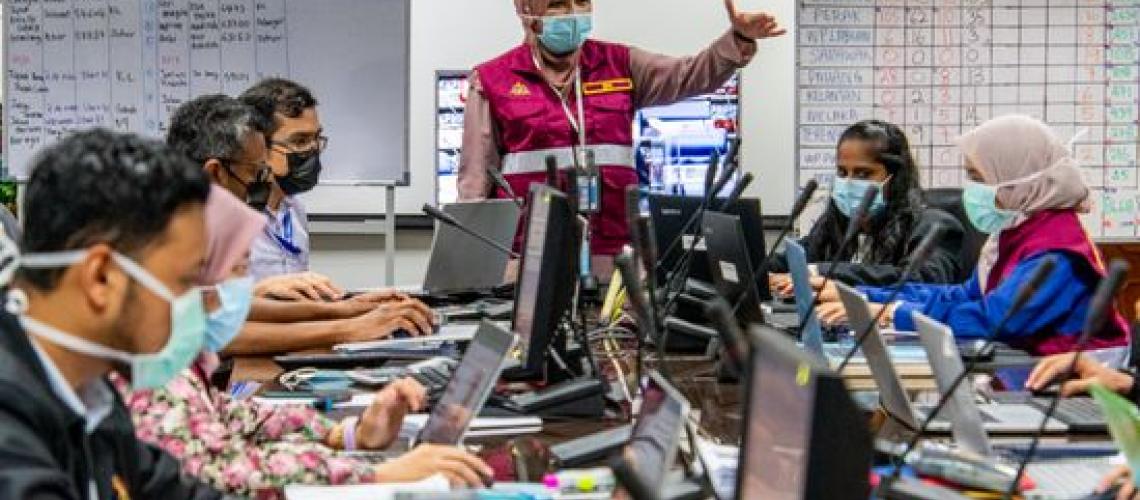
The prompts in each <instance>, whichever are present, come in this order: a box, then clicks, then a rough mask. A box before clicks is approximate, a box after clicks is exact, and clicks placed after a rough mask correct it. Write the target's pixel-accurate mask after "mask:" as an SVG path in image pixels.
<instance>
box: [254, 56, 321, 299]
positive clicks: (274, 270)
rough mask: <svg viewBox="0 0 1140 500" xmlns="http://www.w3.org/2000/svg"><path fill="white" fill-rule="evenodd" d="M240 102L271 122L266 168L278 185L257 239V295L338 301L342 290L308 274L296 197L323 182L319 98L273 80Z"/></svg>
mask: <svg viewBox="0 0 1140 500" xmlns="http://www.w3.org/2000/svg"><path fill="white" fill-rule="evenodd" d="M240 99H241V101H242V102H244V103H246V104H248V105H250V106H252V107H253V108H254V109H256V110H257V111H258V112H259V113H261V115H262V116H263V118H264V119H265V120H266V121H267V122H268V123H269V130H268V132H267V134H266V137H267V140H268V142H267V144H268V146H269V156H268V165H269V167H270V169H272V171H273V177H274V180H275V182H274V185H273V191H272V192H271V194H270V196H269V204H268V209H269V213H270V214H271V217H270V220H269V225H268V227H267V228H266V230H265V233H264V234H262V235H261V236H260V237H259V238H257V239H256V240H254V243H253V253H252V255H251V256H250V273H252V274H253V275H254V277H255V278H257V279H258V281H259V283H260V285H259V287H258V290H257V292H258V293H262V294H269V295H273V296H278V297H282V298H301V297H306V298H310V299H319V298H323V299H326V300H327V299H336V298H339V297H340V296H342V295H344V291H343V290H341V289H340V288H338V287H337V286H336V285H334V284H333V283H332V282H331V281H330V280H328V279H327V278H325V277H323V276H320V275H317V274H312V273H310V274H305V273H308V272H309V252H310V249H309V220H308V214H307V213H306V212H305V206H304V205H303V204H302V203H301V200H299V199H297V195H299V194H301V193H305V192H308V191H311V190H312V189H313V188H314V187H316V185H317V183H318V182H320V177H321V153H322V152H324V150H325V147H326V146H328V138H327V137H325V136H324V135H322V134H323V133H324V128H323V127H322V125H321V120H320V115H318V114H317V99H316V98H315V97H313V94H312V92H310V91H309V89H307V88H305V87H303V86H301V85H299V84H297V83H295V82H292V81H289V80H285V79H281V78H270V79H266V80H262V81H261V82H258V83H257V84H256V85H254V86H253V87H250V88H249V89H248V90H246V91H245V92H244V93H243V94H242V95H241V97H240Z"/></svg>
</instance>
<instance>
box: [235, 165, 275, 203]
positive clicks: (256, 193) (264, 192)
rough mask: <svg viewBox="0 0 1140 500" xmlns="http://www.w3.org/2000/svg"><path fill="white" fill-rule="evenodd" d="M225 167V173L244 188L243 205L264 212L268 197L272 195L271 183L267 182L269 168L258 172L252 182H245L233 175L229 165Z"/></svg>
mask: <svg viewBox="0 0 1140 500" xmlns="http://www.w3.org/2000/svg"><path fill="white" fill-rule="evenodd" d="M225 167H226V173H228V174H230V177H232V178H233V179H234V180H236V181H238V183H240V184H241V185H242V187H244V188H245V204H246V205H249V208H252V209H254V210H257V211H258V212H264V211H265V210H266V208H267V207H268V206H269V195H270V194H272V193H273V183H272V182H270V180H269V172H270V170H269V168H268V167H267V168H264V169H262V170H259V171H258V172H257V175H256V176H255V178H254V180H253V181H252V182H245V181H243V180H241V177H238V176H237V175H235V174H234V171H233V169H232V168H230V166H229V165H225Z"/></svg>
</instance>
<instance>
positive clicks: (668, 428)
mask: <svg viewBox="0 0 1140 500" xmlns="http://www.w3.org/2000/svg"><path fill="white" fill-rule="evenodd" d="M688 416H689V400H687V399H685V397H684V396H683V395H681V392H680V391H678V390H677V389H676V388H675V387H673V386H672V385H671V384H670V383H669V382H668V381H667V380H665V378H664V377H663V376H661V374H660V373H658V372H656V371H653V372H651V373H650V374H649V379H648V380H647V381H646V384H645V391H644V392H643V393H642V401H641V414H640V415H639V416H638V419H637V424H635V425H634V426H633V434H632V435H631V436H630V439H629V444H628V445H627V446H626V452H625V453H626V458H627V459H628V460H629V462H630V465H632V466H633V470H634V473H635V474H637V475H638V477H640V478H641V481H642V483H643V484H647V485H662V484H664V482H665V476H666V474H667V473H668V471H669V468H670V467H672V466H673V463H674V461H675V460H677V450H678V448H680V445H681V431H682V430H683V429H684V426H685V421H686V419H687V418H688Z"/></svg>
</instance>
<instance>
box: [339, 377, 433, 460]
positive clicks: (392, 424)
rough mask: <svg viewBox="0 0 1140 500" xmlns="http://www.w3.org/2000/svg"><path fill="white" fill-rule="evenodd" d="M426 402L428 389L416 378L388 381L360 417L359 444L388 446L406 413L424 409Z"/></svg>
mask: <svg viewBox="0 0 1140 500" xmlns="http://www.w3.org/2000/svg"><path fill="white" fill-rule="evenodd" d="M426 405H427V389H425V388H424V386H422V385H420V384H419V383H417V382H416V381H415V380H412V379H407V378H404V379H400V380H397V381H395V382H392V383H391V384H388V386H387V387H385V388H383V389H381V390H380V391H377V392H376V397H375V399H373V400H372V404H371V405H369V406H368V408H367V409H365V410H364V414H363V415H361V417H360V422H359V423H358V424H357V428H356V446H357V448H360V449H365V450H379V449H384V448H387V447H388V446H390V445H391V444H392V443H393V442H395V441H396V438H397V437H399V435H400V427H401V426H402V425H403V423H404V417H405V416H407V414H408V413H413V412H418V411H422V410H423V409H424V408H425V407H426ZM334 434H335V433H334ZM343 435H344V434H343V433H341V436H343ZM342 439H343V437H342ZM341 444H342V445H343V442H342V443H341Z"/></svg>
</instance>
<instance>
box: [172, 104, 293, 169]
mask: <svg viewBox="0 0 1140 500" xmlns="http://www.w3.org/2000/svg"><path fill="white" fill-rule="evenodd" d="M272 126H273V124H272V122H270V121H268V120H267V119H266V118H265V117H264V116H263V115H262V114H260V113H258V112H256V110H254V109H253V108H252V107H251V106H249V105H246V104H245V103H242V102H241V101H239V100H237V99H234V98H232V97H229V96H226V95H222V94H210V95H204V96H201V97H198V98H196V99H193V100H191V101H188V102H186V103H185V104H183V105H181V106H179V107H178V109H177V110H175V111H174V115H173V116H172V117H171V118H170V130H168V131H167V133H166V144H167V145H169V146H170V147H171V148H173V149H174V150H175V151H178V152H179V153H182V154H183V155H184V156H186V157H187V158H189V159H190V160H192V161H194V162H195V163H197V164H198V166H199V167H201V166H202V165H203V164H205V163H206V161H207V160H210V159H217V160H236V159H237V158H238V157H239V156H241V153H242V150H243V149H245V139H246V137H247V136H248V135H249V134H251V133H257V134H261V135H262V136H264V135H266V133H268V132H269V129H270V128H271V127H272Z"/></svg>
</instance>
